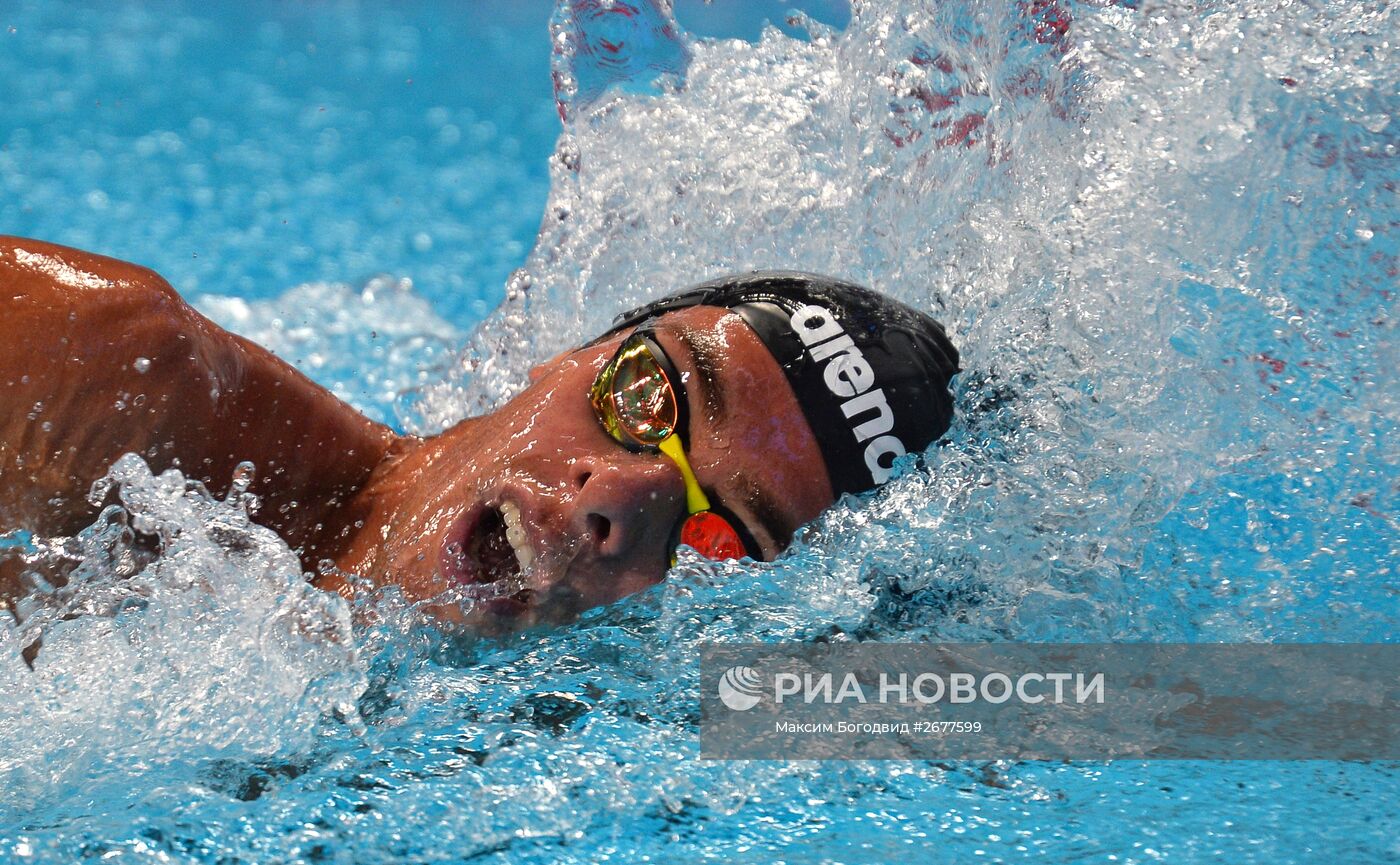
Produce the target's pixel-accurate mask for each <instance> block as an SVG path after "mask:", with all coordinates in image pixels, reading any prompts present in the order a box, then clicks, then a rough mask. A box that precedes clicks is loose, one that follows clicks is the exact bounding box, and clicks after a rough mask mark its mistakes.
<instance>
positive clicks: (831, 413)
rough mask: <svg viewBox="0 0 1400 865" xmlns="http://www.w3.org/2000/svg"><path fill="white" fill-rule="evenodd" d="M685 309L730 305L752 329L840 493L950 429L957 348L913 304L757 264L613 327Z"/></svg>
mask: <svg viewBox="0 0 1400 865" xmlns="http://www.w3.org/2000/svg"><path fill="white" fill-rule="evenodd" d="M691 306H718V307H723V308H726V309H732V310H733V311H734V312H736V313H738V314H739V315H740V316H741V317H742V318H743V319H744V321H746V322H747V323H748V325H749V327H751V328H753V330H754V332H755V333H756V334H758V338H759V340H761V341H762V342H763V344H764V345H765V346H767V347H768V351H769V352H771V353H772V355H773V357H774V358H775V359H776V360H777V361H778V365H779V366H781V367H782V369H783V373H784V374H785V375H786V376H787V380H788V384H789V385H791V386H792V391H793V393H795V394H796V395H797V402H798V404H799V405H801V406H802V413H803V414H804V415H805V416H806V418H807V423H808V425H809V426H811V428H812V432H813V433H814V434H815V436H816V439H817V444H818V445H819V446H820V447H821V450H822V456H823V458H824V459H825V461H826V469H827V473H828V474H829V475H830V476H831V486H832V489H833V491H834V492H835V493H836V495H837V496H838V497H839V496H840V495H841V494H842V493H862V492H864V491H866V490H868V489H871V488H872V487H875V486H877V485H879V484H881V483H883V482H884V481H885V480H886V479H888V478H889V475H890V468H891V465H892V463H893V462H894V460H895V459H896V458H897V457H899V456H900V455H902V454H904V453H906V452H911V451H913V452H917V451H921V450H923V449H924V448H925V447H927V446H928V445H929V444H930V443H931V442H933V441H936V440H937V439H938V437H939V436H941V435H943V433H945V432H946V431H947V430H948V424H949V423H950V422H951V421H952V418H953V398H952V395H951V394H950V393H949V392H948V381H949V379H951V378H952V377H953V375H954V374H956V373H957V372H958V350H957V349H956V348H954V347H953V344H952V342H950V341H949V340H948V336H947V334H946V333H944V331H943V325H941V324H939V323H938V322H936V321H934V320H933V319H932V318H930V317H929V316H927V315H924V314H923V313H922V312H919V311H918V310H916V309H913V308H912V307H909V306H906V305H905V304H903V303H900V302H899V301H897V300H894V299H892V298H889V297H886V296H884V295H882V294H879V293H877V292H874V291H871V290H870V289H868V288H862V287H860V286H858V285H852V284H851V283H848V282H842V281H840V280H837V279H833V278H831V277H828V276H818V275H816V274H812V273H801V272H795V271H760V272H756V273H751V274H748V275H745V276H732V277H726V278H724V279H717V280H714V281H712V282H705V283H701V284H700V285H697V286H695V287H693V288H689V289H686V290H685V291H682V292H680V293H679V294H674V295H671V296H670V297H666V298H663V299H661V300H658V301H655V302H653V303H649V304H647V305H645V306H641V307H638V308H637V309H634V310H632V311H631V312H625V313H623V314H622V315H619V316H618V317H617V318H616V319H614V320H613V326H612V328H611V329H610V330H609V333H614V332H616V331H618V330H621V329H623V328H626V327H631V326H632V325H635V324H639V323H641V322H642V321H644V320H646V319H648V318H652V317H653V316H657V315H660V314H662V313H664V312H670V311H672V310H676V309H685V308H687V307H691Z"/></svg>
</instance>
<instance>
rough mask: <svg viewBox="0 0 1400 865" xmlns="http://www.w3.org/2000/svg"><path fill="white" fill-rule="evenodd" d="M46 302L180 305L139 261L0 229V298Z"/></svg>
mask: <svg viewBox="0 0 1400 865" xmlns="http://www.w3.org/2000/svg"><path fill="white" fill-rule="evenodd" d="M5 301H8V302H10V303H17V304H22V305H39V306H48V307H68V308H73V307H78V308H83V307H94V306H98V307H106V308H110V307H112V306H114V305H115V306H122V307H127V306H132V307H136V308H137V309H142V308H144V309H150V308H151V307H153V306H154V307H168V306H172V305H174V306H178V305H180V297H179V295H178V294H177V293H176V292H175V289H173V288H171V287H170V283H168V282H166V281H165V280H164V279H163V278H162V277H161V276H160V274H158V273H156V272H155V271H154V270H151V269H150V268H147V267H142V266H141V265H139V264H132V263H131V262H128V261H121V260H119V259H115V258H108V257H107V256H105V255H97V254H95V253H91V252H84V251H82V250H80V249H73V248H72V247H68V246H60V245H58V244H56V243H48V242H46V241H42V240H32V239H30V238H24V237H11V236H8V235H0V302H5Z"/></svg>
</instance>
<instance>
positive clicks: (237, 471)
mask: <svg viewBox="0 0 1400 865" xmlns="http://www.w3.org/2000/svg"><path fill="white" fill-rule="evenodd" d="M256 475H257V467H256V466H254V465H253V464H252V463H251V462H249V461H247V460H244V461H243V462H241V463H239V464H238V465H236V466H234V467H233V483H231V484H230V485H229V495H230V496H242V495H243V494H244V493H246V492H248V488H249V487H251V486H252V485H253V479H254V477H256Z"/></svg>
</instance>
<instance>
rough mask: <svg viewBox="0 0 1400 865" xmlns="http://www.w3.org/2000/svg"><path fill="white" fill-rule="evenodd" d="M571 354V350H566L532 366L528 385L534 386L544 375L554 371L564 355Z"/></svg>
mask: <svg viewBox="0 0 1400 865" xmlns="http://www.w3.org/2000/svg"><path fill="white" fill-rule="evenodd" d="M572 353H573V350H572V349H566V350H564V351H561V352H559V353H558V354H556V355H555V356H554V357H551V358H550V359H549V360H546V361H541V362H539V363H537V364H535V365H534V366H532V367H530V384H534V383H535V382H537V381H539V380H540V379H542V378H544V376H545V374H546V373H548V372H549V371H550V370H552V369H554V367H556V366H558V365H559V362H560V361H562V360H563V359H564V357H565V356H566V355H569V354H572Z"/></svg>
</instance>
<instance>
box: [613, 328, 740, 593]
mask: <svg viewBox="0 0 1400 865" xmlns="http://www.w3.org/2000/svg"><path fill="white" fill-rule="evenodd" d="M682 387H683V385H682V384H681V378H680V376H678V375H677V374H676V369H675V367H674V366H672V365H671V362H670V359H669V358H667V357H666V352H665V351H664V350H662V348H661V346H659V345H657V343H656V341H655V340H653V339H652V338H651V331H650V330H649V329H646V328H638V329H637V330H636V331H634V332H633V333H632V335H631V336H629V337H627V339H625V340H623V342H622V345H621V346H619V347H618V350H617V354H615V355H613V357H612V360H610V361H608V363H607V365H606V366H604V367H603V369H602V370H601V371H600V372H599V373H598V377H597V378H596V379H594V381H593V387H592V389H591V390H590V391H589V400H590V402H592V404H593V412H594V414H596V415H597V417H598V423H600V424H602V426H603V429H604V430H606V431H607V433H608V435H610V436H612V437H613V438H614V439H615V440H616V441H618V442H619V443H620V444H622V445H623V446H624V447H626V448H627V449H629V450H632V451H652V452H658V451H659V452H660V453H663V454H665V455H666V456H667V457H669V458H670V460H671V461H672V462H673V463H675V464H676V468H678V469H680V472H681V477H682V478H684V479H685V502H686V511H687V515H686V516H685V517H684V518H682V519H681V521H680V522H679V523H678V524H677V526H676V529H675V530H674V531H673V532H672V537H671V546H670V549H671V564H672V565H674V564H675V563H676V552H675V551H676V548H677V547H678V546H680V545H681V544H685V545H686V546H688V547H690V548H692V549H693V550H695V551H696V552H697V553H699V554H700V555H702V556H704V557H705V558H707V559H738V558H742V557H744V556H749V555H753V554H754V553H753V552H752V551H756V550H757V549H758V546H757V544H755V543H753V538H752V537H751V536H749V535H748V533H747V532H746V531H744V529H743V528H742V525H743V523H742V522H740V521H739V520H737V519H734V518H733V517H732V515H726V514H725V513H722V511H723V509H722V508H719V507H718V506H715V505H712V504H711V503H710V499H709V497H708V496H706V495H705V491H704V490H703V489H701V488H700V482H699V481H697V480H696V479H695V472H693V471H692V470H691V468H690V461H689V460H687V459H686V456H685V448H684V446H683V445H682V443H681V435H680V433H681V431H682V430H684V429H686V416H687V410H686V401H685V396H684V391H683V390H681V392H680V393H677V390H678V389H679V388H682Z"/></svg>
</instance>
